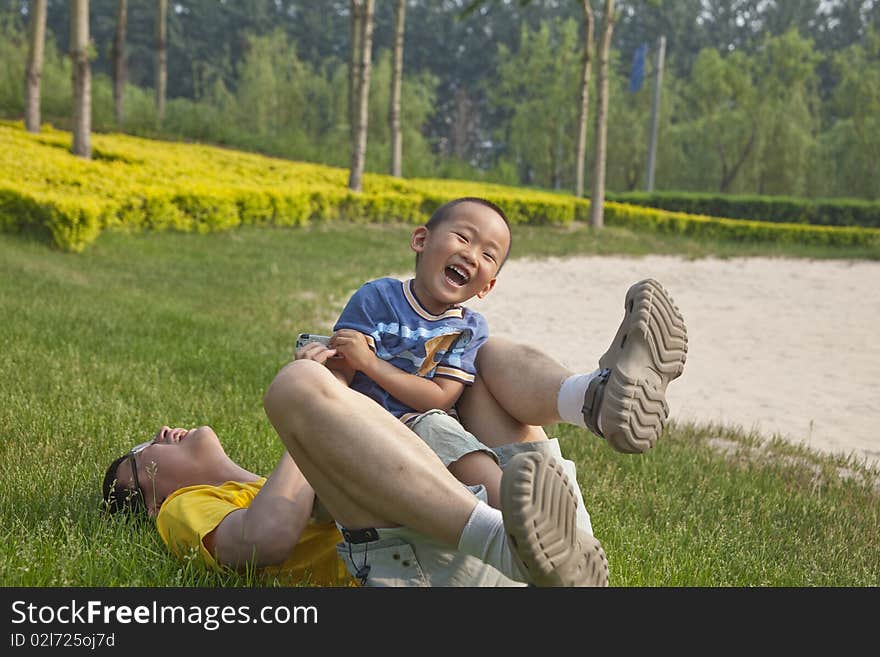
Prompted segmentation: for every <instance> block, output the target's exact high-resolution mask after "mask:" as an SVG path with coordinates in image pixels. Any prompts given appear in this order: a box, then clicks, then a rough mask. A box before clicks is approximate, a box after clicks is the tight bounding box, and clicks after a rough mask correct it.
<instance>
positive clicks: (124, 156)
mask: <svg viewBox="0 0 880 657" xmlns="http://www.w3.org/2000/svg"><path fill="white" fill-rule="evenodd" d="M70 143H71V137H70V134H69V133H64V132H60V131H56V130H53V129H51V127H44V128H43V132H42V133H40V134H38V135H32V134H29V133H27V132H25V131H24V129H23V128H22V126H21V124H20V123H18V124H15V123H10V122H0V230H4V231H13V232H14V231H24V232H29V233H35V234H37V235H39V236H41V237H42V238H45V239H47V240H49V241H51V242H53V243H54V244H55V245H56V246H58V247H59V248H61V249H64V250H68V251H75V252H78V251H82V250H83V249H84V248H85V247H86V246H87V245H88V244H90V243H91V242H92V241H94V240H95V238H97V236H98V235H99V234H100V233H101V231H102V230H105V229H110V230H122V231H139V230H180V231H195V232H201V233H206V232H211V231H219V230H229V229H232V228H235V227H237V226H240V225H242V224H255V225H277V226H301V225H305V224H308V223H309V222H312V221H323V220H333V219H341V220H347V221H356V222H408V223H422V222H425V221H427V219H428V218H429V217H430V215H431V213H432V212H433V211H434V210H435V209H436V208H437V207H439V206H440V205H441V204H443V203H445V202H446V201H449V200H451V199H453V198H457V197H461V196H481V197H483V198H486V199H488V200H490V201H493V202H494V203H496V204H498V205H499V206H500V207H502V208H503V209H504V211H505V213H506V214H507V216H508V218H509V220H510V221H511V223H514V224H518V223H529V224H552V225H564V224H569V223H571V222H573V221H586V220H587V219H588V217H589V208H590V203H589V201H588V200H586V199H579V198H576V197H574V196H569V195H562V194H555V193H551V192H541V191H534V190H526V189H520V188H515V187H505V186H503V185H493V184H486V183H479V182H465V181H455V180H434V179H399V178H392V177H390V176H384V175H378V174H366V175H365V176H364V191H363V192H362V193H359V194H358V193H353V192H351V191H350V190H349V189H348V188H347V183H348V172H347V171H346V170H344V169H338V168H333V167H327V166H324V165H318V164H306V163H302V162H291V161H287V160H279V159H275V158H269V157H264V156H260V155H255V154H251V153H242V152H238V151H231V150H227V149H221V148H214V147H208V146H202V145H196V144H181V143H177V142H160V141H151V140H147V139H140V138H135V137H129V136H126V135H99V134H96V135H93V136H92V144H93V148H94V151H93V152H94V159H92V160H83V159H81V158H77V157H74V156H73V155H71V154H70V152H69V149H70ZM605 218H606V222H607V223H608V224H609V225H619V226H627V227H630V228H633V229H636V230H654V231H663V232H674V233H679V234H684V235H690V236H694V237H698V238H700V237H705V238H713V239H733V240H740V241H764V242H766V241H790V242H799V243H804V244H828V245H838V246H874V245H880V230H877V229H865V228H829V227H821V226H810V225H798V224H774V223H767V222H758V221H742V220H734V219H715V218H712V217H707V216H695V215H688V214H684V213H675V212H667V211H663V210H657V209H651V208H646V207H640V206H637V205H627V204H621V203H614V202H611V201H609V202H608V203H607V204H606V211H605Z"/></svg>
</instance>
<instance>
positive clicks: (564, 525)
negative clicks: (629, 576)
mask: <svg viewBox="0 0 880 657" xmlns="http://www.w3.org/2000/svg"><path fill="white" fill-rule="evenodd" d="M501 505H502V512H503V516H504V530H505V532H506V533H507V538H508V541H509V542H510V545H511V547H512V548H513V552H514V555H515V556H516V557H517V560H518V561H519V564H520V566H521V567H522V568H523V570H524V571H525V572H526V573H527V574H528V577H529V581H530V582H531V583H532V584H534V585H536V586H607V585H608V559H607V558H606V556H605V551H604V550H603V549H602V546H601V544H600V543H599V541H598V540H596V538H594V537H593V536H590V535H589V534H586V533H585V532H583V531H581V530H579V529H578V528H577V522H576V520H577V499H576V498H575V494H574V492H573V490H572V488H571V484H570V482H569V480H568V477H567V476H566V475H565V473H564V471H563V470H562V466H561V465H560V464H559V463H558V462H557V461H556V459H554V458H551V457H548V456H547V455H545V454H541V453H538V452H526V453H522V454H517V455H515V456H514V457H513V458H511V459H510V461H509V462H508V464H507V466H506V467H505V468H504V474H503V476H502V478H501Z"/></svg>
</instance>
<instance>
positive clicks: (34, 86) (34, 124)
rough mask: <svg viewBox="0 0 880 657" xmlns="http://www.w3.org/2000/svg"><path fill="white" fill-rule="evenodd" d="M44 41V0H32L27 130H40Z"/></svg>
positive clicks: (26, 107)
mask: <svg viewBox="0 0 880 657" xmlns="http://www.w3.org/2000/svg"><path fill="white" fill-rule="evenodd" d="M45 43H46V0H32V2H31V25H30V42H29V47H28V63H27V73H26V75H25V100H24V125H25V127H26V128H27V131H28V132H39V131H40V83H41V81H42V77H43V47H44V45H45Z"/></svg>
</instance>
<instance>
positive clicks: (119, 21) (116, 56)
mask: <svg viewBox="0 0 880 657" xmlns="http://www.w3.org/2000/svg"><path fill="white" fill-rule="evenodd" d="M127 23H128V0H119V1H118V3H117V5H116V33H115V34H114V35H113V107H114V109H115V111H116V125H118V126H122V121H123V118H124V117H125V78H126V68H125V28H126V27H127Z"/></svg>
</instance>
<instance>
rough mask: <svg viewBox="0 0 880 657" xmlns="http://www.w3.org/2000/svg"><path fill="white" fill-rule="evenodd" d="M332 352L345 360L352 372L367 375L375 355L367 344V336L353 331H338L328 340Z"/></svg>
mask: <svg viewBox="0 0 880 657" xmlns="http://www.w3.org/2000/svg"><path fill="white" fill-rule="evenodd" d="M330 346H331V347H332V348H333V350H334V351H335V352H336V353H337V354H339V355H340V356H342V357H343V358H345V362H346V363H347V364H348V365H350V366H351V367H352V368H353V369H354V370H356V371H360V372H363V373H364V374H367V370H369V368H370V366H371V365H372V364H373V362H374V361H375V360H376V355H375V354H374V353H373V350H372V349H370V345H369V344H368V343H367V336H365V335H364V334H363V333H360V332H359V331H355V330H353V329H339V330H338V331H336V333H334V334H333V337H332V338H331V339H330Z"/></svg>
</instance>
